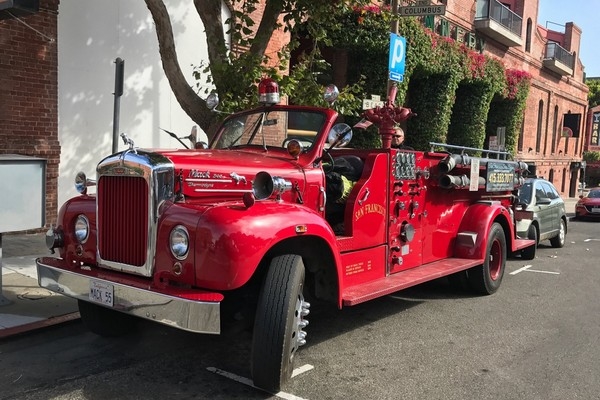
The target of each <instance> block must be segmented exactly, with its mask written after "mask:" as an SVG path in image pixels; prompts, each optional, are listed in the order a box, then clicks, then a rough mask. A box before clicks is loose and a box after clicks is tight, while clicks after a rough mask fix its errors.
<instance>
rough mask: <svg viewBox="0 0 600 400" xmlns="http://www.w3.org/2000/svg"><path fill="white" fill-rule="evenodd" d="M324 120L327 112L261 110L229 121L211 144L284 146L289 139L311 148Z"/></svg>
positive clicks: (221, 147)
mask: <svg viewBox="0 0 600 400" xmlns="http://www.w3.org/2000/svg"><path fill="white" fill-rule="evenodd" d="M325 121H326V116H325V114H324V113H322V112H318V111H306V110H280V109H275V110H258V111H256V112H252V113H248V114H241V115H238V116H234V117H233V118H230V119H228V120H226V121H225V123H224V124H223V126H222V127H221V130H220V131H219V132H218V134H217V135H216V136H215V140H214V142H213V145H212V146H211V147H212V148H215V149H231V148H234V147H238V146H247V145H256V146H262V147H265V148H267V147H279V148H282V147H285V146H286V145H287V143H288V142H289V141H290V140H292V139H297V140H299V141H300V143H301V144H302V145H303V146H304V147H305V148H306V149H308V148H310V147H311V146H312V144H313V142H314V141H315V138H316V136H317V134H318V133H319V132H320V131H321V130H322V128H323V125H324V124H325Z"/></svg>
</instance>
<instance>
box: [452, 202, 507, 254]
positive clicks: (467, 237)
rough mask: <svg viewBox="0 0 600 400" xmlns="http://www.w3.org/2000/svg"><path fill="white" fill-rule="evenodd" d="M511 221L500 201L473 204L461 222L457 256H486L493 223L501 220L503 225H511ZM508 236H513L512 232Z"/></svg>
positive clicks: (456, 247)
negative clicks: (488, 235)
mask: <svg viewBox="0 0 600 400" xmlns="http://www.w3.org/2000/svg"><path fill="white" fill-rule="evenodd" d="M509 221H510V214H509V211H508V210H507V209H506V207H504V206H503V205H502V204H501V203H500V202H499V201H481V202H477V203H475V204H473V205H471V206H470V207H469V208H468V210H467V211H466V212H465V215H464V216H463V219H462V221H461V223H460V228H459V230H458V235H457V238H456V243H455V244H454V254H455V257H458V258H480V259H483V258H485V250H486V247H487V239H488V238H487V234H488V232H489V230H490V228H491V226H492V224H493V223H494V222H501V223H502V225H503V226H506V225H508V226H510V225H511V224H510V222H509ZM505 229H506V228H505ZM505 233H506V232H505ZM508 237H509V238H511V235H510V232H509V236H508ZM507 242H508V243H507V244H508V245H510V242H509V241H507Z"/></svg>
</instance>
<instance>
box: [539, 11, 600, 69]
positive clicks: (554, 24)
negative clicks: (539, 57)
mask: <svg viewBox="0 0 600 400" xmlns="http://www.w3.org/2000/svg"><path fill="white" fill-rule="evenodd" d="M539 4H540V6H539V13H538V24H540V25H541V26H544V27H545V26H547V27H548V29H552V30H554V31H559V32H564V31H565V28H564V25H565V24H566V23H567V22H573V23H574V24H575V25H577V26H578V27H579V28H581V30H582V34H581V49H580V51H579V58H580V59H581V62H582V63H583V65H584V66H585V73H586V76H587V77H592V76H595V77H596V76H597V77H600V49H599V46H598V42H599V41H600V19H599V18H598V8H599V7H600V1H599V0H569V1H564V0H539ZM546 21H549V22H548V23H547V24H546ZM561 25H562V26H561Z"/></svg>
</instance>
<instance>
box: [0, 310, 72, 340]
mask: <svg viewBox="0 0 600 400" xmlns="http://www.w3.org/2000/svg"><path fill="white" fill-rule="evenodd" d="M79 318H80V316H79V312H74V313H69V314H64V315H59V316H56V317H51V318H48V319H43V320H40V321H35V322H31V323H29V324H25V325H19V326H14V327H11V328H6V329H0V339H4V338H7V337H9V336H14V335H21V334H24V333H27V332H31V331H34V330H37V329H42V328H48V327H50V326H54V325H58V324H62V323H64V322H69V321H74V320H77V319H79Z"/></svg>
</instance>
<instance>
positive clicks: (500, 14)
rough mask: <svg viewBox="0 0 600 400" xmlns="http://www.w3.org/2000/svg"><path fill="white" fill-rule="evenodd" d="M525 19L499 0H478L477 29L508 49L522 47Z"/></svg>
mask: <svg viewBox="0 0 600 400" xmlns="http://www.w3.org/2000/svg"><path fill="white" fill-rule="evenodd" d="M522 25H523V18H521V17H520V16H518V15H517V14H515V13H514V12H512V11H510V9H509V8H508V7H506V6H505V5H504V4H502V3H500V2H499V1H497V0H477V10H476V12H475V29H477V30H478V31H479V32H481V33H483V34H484V35H486V36H488V37H490V38H492V39H494V40H495V41H497V42H500V43H502V44H503V45H505V46H507V47H514V46H521V45H522V44H523V39H522V38H521V27H522Z"/></svg>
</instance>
